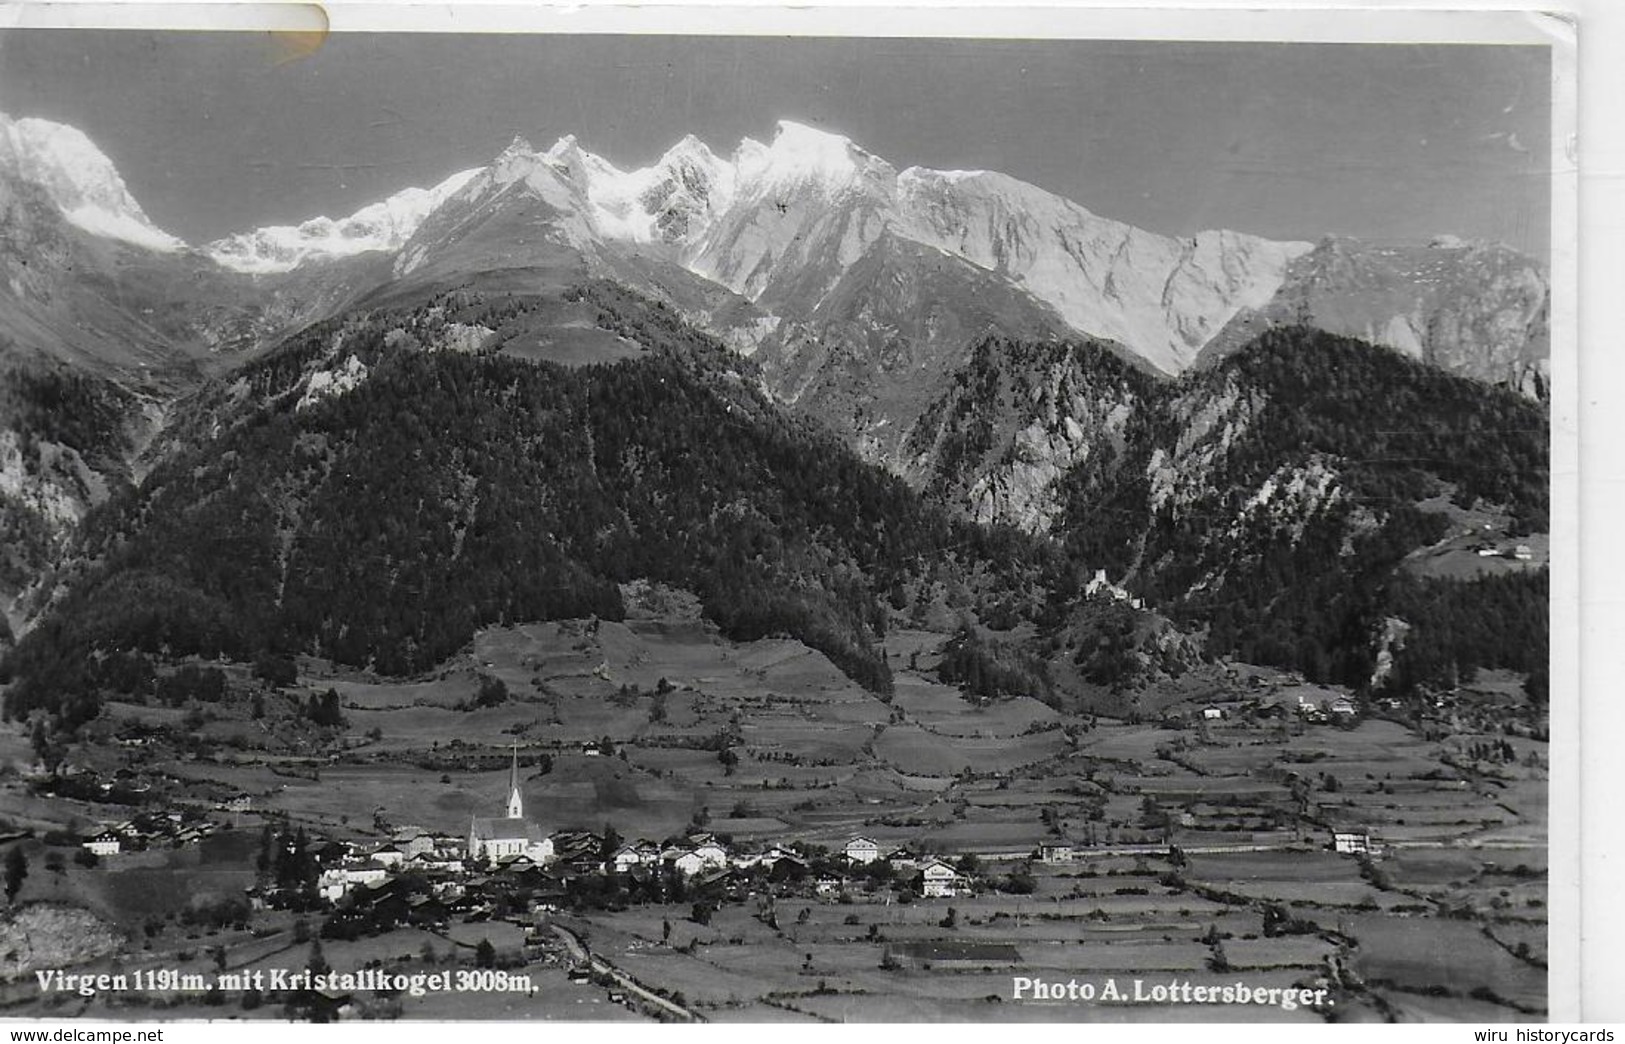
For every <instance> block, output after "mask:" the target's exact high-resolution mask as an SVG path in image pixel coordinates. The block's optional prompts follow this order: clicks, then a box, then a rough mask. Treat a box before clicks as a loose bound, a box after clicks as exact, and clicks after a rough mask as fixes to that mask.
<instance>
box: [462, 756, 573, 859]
mask: <svg viewBox="0 0 1625 1044" xmlns="http://www.w3.org/2000/svg"><path fill="white" fill-rule="evenodd" d="M514 856H528V857H529V858H530V859H532V860H534V861H535V862H538V863H545V862H549V861H550V860H552V858H553V841H552V839H551V838H549V837H548V836H547V834H546V833H545V832H543V830H542V828H541V827H540V826H538V825H537V824H535V823H532V822H531V821H530V820H529V819H526V818H525V798H524V795H523V794H521V793H520V792H519V745H518V744H517V743H515V744H514V748H513V765H512V767H511V768H509V770H508V807H507V809H506V814H505V815H502V816H493V817H485V816H475V817H473V820H472V821H471V822H470V823H469V826H468V858H469V860H470V861H472V862H481V861H483V862H487V863H495V862H499V861H501V860H504V859H510V858H513V857H514Z"/></svg>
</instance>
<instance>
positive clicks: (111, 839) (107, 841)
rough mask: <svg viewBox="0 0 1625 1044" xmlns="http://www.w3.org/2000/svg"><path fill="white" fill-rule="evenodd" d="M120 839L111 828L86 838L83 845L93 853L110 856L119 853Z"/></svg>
mask: <svg viewBox="0 0 1625 1044" xmlns="http://www.w3.org/2000/svg"><path fill="white" fill-rule="evenodd" d="M119 845H120V839H119V836H118V835H117V834H116V833H114V832H113V831H111V830H103V831H101V832H100V833H96V834H92V835H90V836H89V837H87V838H85V840H84V842H83V844H82V846H81V847H83V848H85V849H88V850H89V851H90V853H91V854H92V855H99V856H110V855H118V853H119Z"/></svg>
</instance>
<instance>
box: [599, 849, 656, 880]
mask: <svg viewBox="0 0 1625 1044" xmlns="http://www.w3.org/2000/svg"><path fill="white" fill-rule="evenodd" d="M659 862H660V849H659V848H656V847H655V846H654V845H653V844H651V843H650V842H648V841H634V842H632V843H631V844H627V845H622V846H621V847H620V848H618V849H616V850H615V854H614V855H613V856H611V857H610V863H611V865H612V866H613V868H614V871H615V873H617V874H624V873H626V872H628V871H629V870H631V869H632V868H633V867H638V866H653V865H656V864H658V863H659Z"/></svg>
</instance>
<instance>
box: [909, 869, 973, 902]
mask: <svg viewBox="0 0 1625 1044" xmlns="http://www.w3.org/2000/svg"><path fill="white" fill-rule="evenodd" d="M963 885H964V881H963V879H961V878H960V876H959V871H958V870H955V869H954V868H953V867H951V866H949V865H948V864H947V863H944V862H943V861H942V860H940V859H933V860H931V861H930V862H929V863H926V864H925V865H924V866H922V867H920V894H921V895H923V896H925V897H926V898H928V899H945V898H948V897H950V896H954V895H957V894H958V893H959V891H960V889H961V888H962V887H963Z"/></svg>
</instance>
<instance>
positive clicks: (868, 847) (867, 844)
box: [842, 837, 880, 863]
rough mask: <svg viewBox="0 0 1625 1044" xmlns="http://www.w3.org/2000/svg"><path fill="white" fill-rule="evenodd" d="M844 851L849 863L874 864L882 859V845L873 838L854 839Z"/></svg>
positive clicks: (847, 844)
mask: <svg viewBox="0 0 1625 1044" xmlns="http://www.w3.org/2000/svg"><path fill="white" fill-rule="evenodd" d="M842 851H844V852H845V853H846V858H847V861H848V862H853V863H872V862H874V861H875V860H876V859H879V858H880V843H879V842H877V841H876V840H875V839H874V838H872V837H854V838H853V839H852V840H850V841H848V842H847V843H846V848H845V849H843V850H842Z"/></svg>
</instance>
